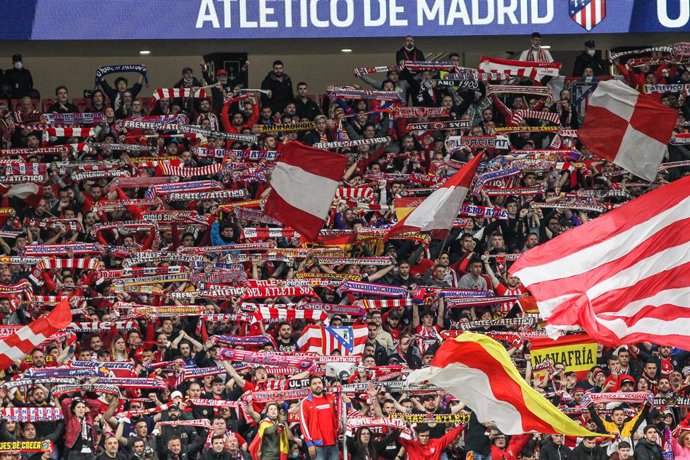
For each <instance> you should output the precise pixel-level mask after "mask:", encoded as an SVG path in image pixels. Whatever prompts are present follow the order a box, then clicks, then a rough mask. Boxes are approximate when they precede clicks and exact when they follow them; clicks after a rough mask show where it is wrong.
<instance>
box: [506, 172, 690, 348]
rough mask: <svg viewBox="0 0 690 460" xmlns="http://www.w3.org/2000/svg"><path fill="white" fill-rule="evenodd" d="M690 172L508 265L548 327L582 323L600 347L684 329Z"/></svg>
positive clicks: (682, 336) (677, 340) (684, 336)
mask: <svg viewBox="0 0 690 460" xmlns="http://www.w3.org/2000/svg"><path fill="white" fill-rule="evenodd" d="M689 225H690V177H685V178H683V179H680V180H677V181H675V182H672V183H670V184H668V185H665V186H663V187H660V188H658V189H656V190H654V191H652V192H649V193H646V194H644V195H642V196H641V197H639V198H636V199H634V200H632V201H631V202H629V203H627V204H625V205H623V206H621V207H620V208H617V209H614V210H613V211H610V212H608V213H606V214H604V215H602V216H600V217H598V218H597V219H595V220H592V221H590V222H587V223H586V224H584V225H581V226H579V227H577V228H575V229H573V230H570V231H568V233H567V234H563V235H560V236H558V237H556V238H554V239H553V240H551V241H549V242H547V243H545V244H543V245H539V246H537V247H535V248H533V249H530V250H529V251H527V252H526V253H524V254H523V255H521V256H520V258H519V259H518V260H517V261H516V262H515V264H513V266H512V267H511V268H510V273H511V274H512V275H514V276H517V277H519V278H520V280H521V281H522V283H523V284H524V285H525V286H526V287H527V288H528V289H529V290H530V292H531V293H532V294H533V295H534V297H535V298H536V301H537V305H538V307H539V312H540V314H541V316H542V317H543V318H544V319H546V320H547V323H546V324H547V332H548V333H549V334H550V335H552V336H554V335H557V334H558V333H559V332H560V331H563V330H568V329H573V328H576V327H577V326H580V327H582V328H583V329H584V330H585V331H587V333H588V334H589V335H590V336H591V337H593V338H594V339H596V340H597V341H599V342H601V343H603V344H604V345H606V346H619V345H620V344H622V343H635V342H642V341H649V342H653V343H656V344H659V345H670V346H674V347H680V348H687V344H688V337H689V336H690V328H689V327H688V324H690V308H689V307H690V232H688V231H687V228H689V227H688V226H689Z"/></svg>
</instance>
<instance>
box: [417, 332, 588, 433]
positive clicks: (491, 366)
mask: <svg viewBox="0 0 690 460" xmlns="http://www.w3.org/2000/svg"><path fill="white" fill-rule="evenodd" d="M423 381H429V383H433V384H435V385H438V386H439V387H441V388H443V389H444V390H446V391H448V392H450V393H451V394H453V395H454V396H455V397H456V398H458V399H459V400H460V401H463V402H464V403H465V404H466V405H467V406H468V408H470V409H472V410H473V411H474V412H475V414H477V419H478V420H479V421H480V422H482V423H486V422H493V423H495V425H496V427H497V428H498V429H499V430H500V431H501V432H502V433H504V434H508V435H512V434H522V433H529V432H533V431H536V432H539V433H550V434H553V433H560V434H565V435H570V436H601V435H599V434H597V433H592V432H591V431H589V430H587V429H586V428H584V427H582V426H580V425H578V424H577V423H576V422H575V421H573V420H571V419H570V418H569V417H568V416H567V415H565V414H563V413H562V412H561V411H559V410H558V409H557V408H556V407H555V406H554V405H553V404H551V403H550V402H549V401H548V400H547V399H546V398H544V396H542V395H541V394H539V393H538V392H537V391H535V390H533V389H532V388H531V387H530V386H529V385H528V384H527V382H525V380H524V379H523V378H522V376H521V375H520V373H519V372H518V370H517V369H516V368H515V366H514V365H513V363H512V362H511V360H510V357H509V356H508V353H507V352H506V350H505V348H503V346H502V345H501V344H500V343H498V342H496V341H495V340H493V339H492V338H490V337H487V336H485V335H482V334H475V333H472V332H464V333H462V334H460V335H459V336H457V337H456V338H455V339H453V340H446V341H445V342H444V343H443V345H441V347H440V348H439V349H438V351H437V352H436V356H434V359H433V361H432V362H431V367H428V368H425V369H420V370H417V371H414V372H412V373H411V374H410V376H409V377H408V379H407V382H408V383H421V382H423Z"/></svg>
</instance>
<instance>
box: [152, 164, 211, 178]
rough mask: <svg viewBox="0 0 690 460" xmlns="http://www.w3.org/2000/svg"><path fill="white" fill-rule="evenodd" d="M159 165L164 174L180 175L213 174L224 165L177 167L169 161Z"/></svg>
mask: <svg viewBox="0 0 690 460" xmlns="http://www.w3.org/2000/svg"><path fill="white" fill-rule="evenodd" d="M159 166H160V168H161V171H162V172H163V174H164V175H166V176H179V177H195V176H212V175H215V174H219V173H220V172H221V171H222V170H223V165H222V164H216V163H214V164H211V165H206V166H196V167H177V166H172V165H171V164H167V163H163V164H161V165H159Z"/></svg>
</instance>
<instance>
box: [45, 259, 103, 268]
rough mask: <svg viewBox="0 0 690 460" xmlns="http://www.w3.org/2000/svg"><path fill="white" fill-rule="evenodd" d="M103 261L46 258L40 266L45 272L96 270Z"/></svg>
mask: <svg viewBox="0 0 690 460" xmlns="http://www.w3.org/2000/svg"><path fill="white" fill-rule="evenodd" d="M100 262H101V261H100V260H99V259H92V258H84V259H56V258H44V259H43V260H41V263H40V264H39V265H40V267H41V268H42V269H44V270H53V269H70V270H94V269H96V267H98V264H99V263H100Z"/></svg>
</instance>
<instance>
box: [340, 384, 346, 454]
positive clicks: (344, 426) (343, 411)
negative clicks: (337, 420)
mask: <svg viewBox="0 0 690 460" xmlns="http://www.w3.org/2000/svg"><path fill="white" fill-rule="evenodd" d="M340 410H341V411H342V414H343V458H348V457H347V404H345V401H343V394H342V392H341V393H340Z"/></svg>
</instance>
